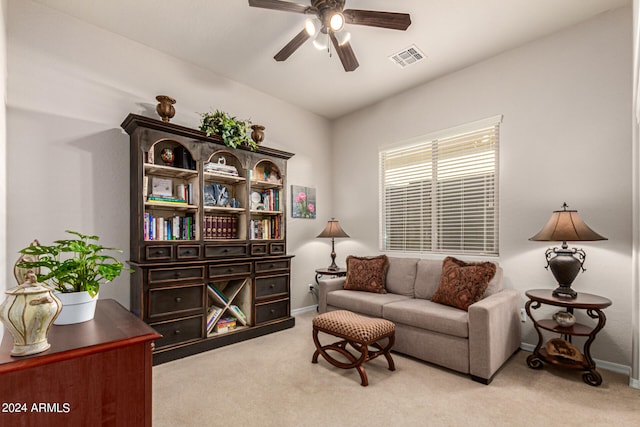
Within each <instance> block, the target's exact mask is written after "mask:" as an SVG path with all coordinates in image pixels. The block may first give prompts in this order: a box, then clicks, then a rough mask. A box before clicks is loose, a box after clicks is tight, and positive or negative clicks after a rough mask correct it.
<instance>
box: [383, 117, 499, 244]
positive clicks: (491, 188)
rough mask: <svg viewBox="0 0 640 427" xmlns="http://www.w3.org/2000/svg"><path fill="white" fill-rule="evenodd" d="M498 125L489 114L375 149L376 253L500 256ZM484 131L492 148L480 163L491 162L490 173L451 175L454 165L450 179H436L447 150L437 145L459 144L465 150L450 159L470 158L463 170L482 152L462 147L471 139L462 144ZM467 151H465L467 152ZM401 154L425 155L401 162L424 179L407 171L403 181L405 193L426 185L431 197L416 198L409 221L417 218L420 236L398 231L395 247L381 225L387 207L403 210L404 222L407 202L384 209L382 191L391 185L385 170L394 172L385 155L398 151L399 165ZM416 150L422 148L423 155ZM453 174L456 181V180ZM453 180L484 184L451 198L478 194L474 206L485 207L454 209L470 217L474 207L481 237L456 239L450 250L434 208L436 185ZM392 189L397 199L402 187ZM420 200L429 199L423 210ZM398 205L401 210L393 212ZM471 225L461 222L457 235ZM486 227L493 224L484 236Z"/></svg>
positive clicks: (453, 181) (384, 191)
mask: <svg viewBox="0 0 640 427" xmlns="http://www.w3.org/2000/svg"><path fill="white" fill-rule="evenodd" d="M501 123H502V115H497V116H492V117H489V118H486V119H482V120H478V121H474V122H471V123H467V124H464V125H461V126H456V127H453V128H449V129H444V130H441V131H437V132H433V133H430V134H427V135H423V136H420V137H417V138H413V139H411V140H408V141H403V142H399V143H394V144H389V145H385V146H381V147H379V150H378V179H379V183H378V191H379V220H378V226H379V237H378V245H379V249H380V251H382V252H389V253H408V254H447V255H463V256H480V257H499V255H500V239H499V237H500V236H499V229H500V224H499V219H500V212H499V183H500V179H499V175H500V173H499V172H500V130H501V129H500V127H501ZM484 131H486V132H487V135H490V136H489V139H490V141H489V142H488V143H487V144H488V146H490V147H491V149H490V150H488V151H484V152H486V153H488V154H486V156H490V157H491V156H492V159H493V160H492V161H487V160H486V159H485V161H484V163H483V165H484V166H487V165H489V164H492V166H493V170H491V169H488V171H489V173H488V174H484V175H483V174H482V173H481V172H482V170H481V169H482V168H480V169H478V170H477V171H475V173H474V174H456V171H459V170H460V167H457V169H456V167H454V168H453V169H447V173H449V175H450V176H449V179H448V180H446V179H445V180H442V179H441V180H438V178H437V177H438V174H439V173H440V174H442V172H441V171H443V170H444V169H445V168H443V167H442V166H440V164H441V163H446V161H445V160H444V159H443V158H442V157H444V156H445V155H446V150H444V149H442V148H441V147H440V146H439V145H441V144H442V143H443V141H444V142H445V143H446V142H453V143H456V142H457V143H458V144H462V146H463V147H464V149H463V150H459V151H454V152H453V154H452V155H453V156H455V155H456V154H457V155H458V156H459V157H458V158H461V157H464V156H467V157H469V158H470V159H473V161H472V162H465V163H462V164H461V166H462V167H463V168H466V167H469V166H470V165H472V164H473V163H475V160H476V157H473V156H478V157H482V156H483V154H480V153H483V151H482V150H480V151H477V152H476V153H475V154H474V152H473V150H472V149H468V148H467V147H466V145H465V144H468V142H470V140H469V141H468V142H465V141H466V140H467V139H469V138H470V137H471V140H473V135H474V134H477V133H481V132H484ZM475 140H477V138H475ZM467 149H468V150H469V151H466V150H467ZM404 150H406V152H405V153H406V154H404V155H406V156H407V158H409V157H411V156H414V157H415V156H416V155H417V154H416V153H418V154H421V155H423V156H424V159H423V160H422V161H423V162H425V163H424V165H423V164H420V163H419V162H420V161H421V160H406V159H405V162H406V163H403V165H405V164H406V165H413V167H414V169H416V170H419V171H421V172H419V173H425V175H424V178H423V179H417V178H420V176H416V175H411V173H412V172H407V178H406V179H409V181H410V182H407V183H404V191H405V192H407V193H409V192H411V191H413V192H415V191H416V190H415V189H413V188H412V187H413V186H421V187H422V188H425V185H426V186H427V187H430V194H428V195H427V197H423V194H421V196H420V200H419V203H420V206H419V207H417V208H416V209H415V210H417V211H419V213H418V214H416V213H413V215H414V216H413V218H414V219H415V218H418V217H416V216H415V215H420V216H419V219H418V220H417V221H415V222H416V227H415V229H416V230H418V232H419V234H420V236H418V238H415V236H414V235H411V234H410V232H407V231H406V230H400V236H401V237H400V238H399V243H400V244H398V247H393V242H389V236H388V231H389V229H390V228H391V227H393V226H389V227H388V226H387V225H388V224H387V223H386V222H385V221H387V222H388V221H389V219H388V218H387V215H388V213H387V211H388V209H394V208H395V209H396V210H397V211H401V212H403V214H405V217H406V218H409V217H410V216H411V213H410V212H409V210H410V209H409V208H410V206H409V204H408V202H407V201H406V200H405V201H404V205H403V204H402V201H400V202H398V203H399V204H398V205H396V206H391V207H388V206H387V204H388V200H387V198H388V197H389V195H388V191H387V190H388V188H387V187H389V188H392V187H391V186H385V184H386V183H387V181H388V180H389V171H393V169H391V168H388V167H386V166H387V164H385V161H386V160H387V158H386V157H387V156H388V155H389V153H400V154H397V157H396V158H398V159H400V160H399V161H400V162H402V157H401V156H402V154H401V153H402V152H403V151H404ZM420 150H424V152H422V151H420ZM428 150H431V151H432V152H431V153H428ZM441 152H444V154H442V153H441ZM441 154H442V155H441ZM449 155H451V154H449ZM407 167H410V166H407ZM472 167H473V166H472ZM429 168H431V172H430V173H428V174H427V173H426V172H425V171H426V170H427V169H429ZM397 169H400V168H397ZM416 173H418V172H416ZM434 176H435V177H436V179H435V180H434V179H433V178H432V177H434ZM456 176H457V177H459V178H456ZM403 178H404V177H402V176H399V177H396V178H395V179H398V180H402V179H403ZM392 179H394V178H392ZM411 179H413V181H411ZM456 179H457V180H458V181H459V183H458V184H459V185H460V183H462V182H473V181H474V180H475V181H482V180H484V184H482V183H480V184H478V183H475V184H474V185H478V186H480V188H483V190H481V191H479V192H478V191H465V190H464V189H462V190H460V191H459V192H457V193H454V194H453V197H460V198H463V197H464V196H465V194H466V195H467V197H468V196H469V195H473V196H478V194H480V195H484V199H481V200H480V201H478V200H476V201H475V203H485V206H484V208H483V207H482V206H479V205H478V206H477V207H475V208H469V209H467V208H459V210H460V211H462V212H463V214H464V213H475V211H474V210H473V209H478V211H484V212H485V215H484V216H481V220H480V221H479V222H480V226H479V227H476V228H475V230H479V231H477V232H476V234H481V235H483V237H482V238H479V237H477V236H476V237H475V238H473V237H472V238H470V239H467V240H465V239H464V237H461V239H460V240H459V246H458V247H455V248H452V247H451V246H450V244H451V242H450V241H444V240H446V239H447V238H443V236H444V235H445V234H447V233H439V231H441V230H442V229H443V227H444V226H445V224H446V221H444V218H445V216H442V215H441V213H439V212H438V210H437V209H438V208H437V206H438V200H440V198H441V197H442V190H440V193H439V192H438V185H440V186H442V185H445V184H448V185H452V184H455V180H456ZM487 179H489V181H487ZM482 185H484V187H482ZM396 188H397V189H398V190H399V191H398V196H399V195H400V193H401V191H402V188H403V187H402V185H400V184H398V186H397V187H396ZM487 195H490V196H491V197H488V198H487ZM450 196H451V195H450ZM425 200H427V201H429V203H427V205H428V206H427V207H426V208H425V209H423V207H424V206H423V204H422V202H424V201H425ZM391 203H396V202H391ZM491 203H493V206H490V204H491ZM398 206H399V207H400V208H398ZM441 209H442V208H441ZM487 209H488V210H489V213H488V214H487V213H486V211H487ZM406 218H405V222H404V223H403V225H402V226H399V227H400V228H402V227H404V226H406V224H407V223H408V222H409V220H407V219H406ZM400 221H402V219H400ZM471 222H472V221H467V222H465V223H462V224H458V228H459V229H460V230H461V231H460V234H461V235H463V234H464V233H465V232H467V231H466V230H468V229H469V230H471V229H472V227H471V226H470V225H469V224H470V223H471ZM428 223H430V228H429V227H425V226H424V224H428ZM487 224H489V225H492V227H490V228H489V231H488V232H487ZM465 225H466V227H465ZM447 231H448V233H449V239H450V235H451V233H452V231H451V230H447ZM403 233H404V234H403ZM425 233H428V236H425ZM412 238H413V240H412ZM443 239H444V240H443ZM407 242H411V243H410V244H409V243H407ZM464 242H467V244H466V245H465V244H464ZM469 242H473V243H476V244H477V243H478V242H482V243H481V246H482V247H474V245H470V244H469ZM399 246H402V247H401V248H400V247H399ZM408 246H413V247H409V248H407V247H408ZM465 246H466V248H465Z"/></svg>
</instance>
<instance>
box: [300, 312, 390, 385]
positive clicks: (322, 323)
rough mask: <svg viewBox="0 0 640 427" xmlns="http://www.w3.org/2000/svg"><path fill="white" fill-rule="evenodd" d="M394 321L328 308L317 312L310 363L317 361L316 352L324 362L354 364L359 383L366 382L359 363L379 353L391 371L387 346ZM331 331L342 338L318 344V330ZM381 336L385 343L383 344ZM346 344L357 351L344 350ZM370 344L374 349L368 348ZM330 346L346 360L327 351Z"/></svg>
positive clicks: (342, 365) (346, 366)
mask: <svg viewBox="0 0 640 427" xmlns="http://www.w3.org/2000/svg"><path fill="white" fill-rule="evenodd" d="M395 331H396V325H395V324H393V323H392V322H390V321H388V320H384V319H375V318H371V317H365V316H360V315H359V314H356V313H352V312H350V311H347V310H337V311H330V312H327V313H323V314H320V315H318V316H316V317H315V318H314V319H313V342H314V344H315V346H316V351H315V352H314V353H313V358H312V359H311V362H312V363H318V355H320V354H321V355H322V357H324V358H325V359H326V360H327V362H329V363H331V364H332V365H333V366H336V367H338V368H342V369H351V368H356V370H357V371H358V373H359V374H360V379H361V385H362V386H367V385H368V384H369V380H368V379H367V373H366V372H365V370H364V366H362V364H363V363H364V362H368V361H369V360H372V359H375V358H376V357H378V356H380V355H383V356H384V357H385V358H386V359H387V363H388V364H389V370H390V371H395V369H396V367H395V364H394V363H393V359H392V358H391V354H390V351H391V347H393V343H394V342H395ZM319 332H324V333H325V334H329V335H333V336H335V337H338V338H342V340H341V341H338V342H335V343H333V344H329V345H324V346H323V345H321V344H320V341H319V340H318V333H319ZM385 338H386V339H387V343H386V345H384V346H383V344H382V342H384V340H385ZM347 345H350V346H351V347H352V348H353V349H354V350H356V351H357V352H358V353H360V356H359V357H356V356H354V355H353V354H352V353H351V352H349V351H348V350H347ZM370 347H373V348H375V349H371V348H370ZM328 350H333V351H336V352H338V353H340V354H341V355H343V356H344V357H346V358H347V360H348V361H349V363H346V362H341V361H340V360H337V359H335V358H334V357H332V356H331V355H329V354H328V353H327V351H328Z"/></svg>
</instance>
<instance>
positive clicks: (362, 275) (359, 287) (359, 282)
mask: <svg viewBox="0 0 640 427" xmlns="http://www.w3.org/2000/svg"><path fill="white" fill-rule="evenodd" d="M388 269H389V260H387V256H386V255H380V256H374V257H356V256H352V255H349V256H348V257H347V279H346V280H345V282H344V289H349V290H352V291H366V292H375V293H378V294H386V293H387V290H386V289H385V287H384V285H385V280H386V278H387V270H388Z"/></svg>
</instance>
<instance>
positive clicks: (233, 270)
mask: <svg viewBox="0 0 640 427" xmlns="http://www.w3.org/2000/svg"><path fill="white" fill-rule="evenodd" d="M250 274H251V263H250V262H243V263H236V264H218V265H210V266H209V278H212V279H213V278H216V277H227V276H248V275H250Z"/></svg>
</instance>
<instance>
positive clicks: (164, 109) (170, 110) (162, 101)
mask: <svg viewBox="0 0 640 427" xmlns="http://www.w3.org/2000/svg"><path fill="white" fill-rule="evenodd" d="M156 101H158V105H156V113H158V115H159V116H160V118H161V119H162V121H163V122H165V123H169V120H170V119H171V118H173V116H175V115H176V109H175V108H174V107H173V104H175V103H176V100H175V99H173V98H171V97H170V96H167V95H158V96H156Z"/></svg>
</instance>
